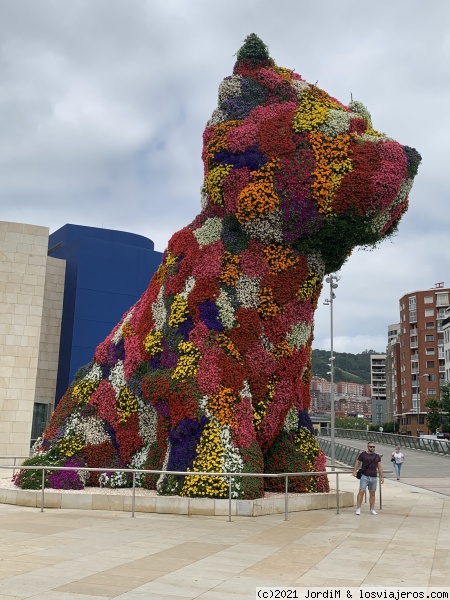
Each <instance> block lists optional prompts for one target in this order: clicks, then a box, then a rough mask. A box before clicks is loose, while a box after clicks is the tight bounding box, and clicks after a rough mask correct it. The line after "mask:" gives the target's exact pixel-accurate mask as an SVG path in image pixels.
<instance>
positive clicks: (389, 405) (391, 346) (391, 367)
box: [386, 323, 400, 423]
mask: <svg viewBox="0 0 450 600" xmlns="http://www.w3.org/2000/svg"><path fill="white" fill-rule="evenodd" d="M399 331H400V324H399V323H394V324H393V325H388V343H387V346H386V422H388V423H391V422H392V421H394V420H395V418H394V415H395V411H394V406H395V405H396V400H395V362H396V359H395V356H396V352H397V351H398V347H399V346H398V344H397V342H398V334H399ZM397 362H398V360H397Z"/></svg>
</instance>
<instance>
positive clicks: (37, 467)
mask: <svg viewBox="0 0 450 600" xmlns="http://www.w3.org/2000/svg"><path fill="white" fill-rule="evenodd" d="M2 468H3V469H14V470H15V469H17V468H18V465H16V464H15V465H4V466H2ZM20 469H23V470H32V471H42V478H41V507H40V510H41V512H44V503H45V472H46V471H88V472H89V473H105V472H107V473H108V474H109V473H131V474H132V476H133V485H132V488H131V493H132V499H131V516H132V517H134V516H135V502H136V474H137V473H142V474H150V475H183V476H193V477H197V476H199V475H201V476H208V477H217V476H219V477H223V478H227V479H228V521H229V522H231V501H232V499H233V498H232V481H233V479H235V478H238V477H272V478H284V520H285V521H288V513H289V491H288V489H289V478H293V477H318V476H319V475H327V476H328V477H329V476H330V475H332V476H335V477H336V490H335V491H336V514H339V510H340V507H339V475H348V474H349V472H348V471H344V470H340V471H335V470H334V471H331V472H330V471H311V472H310V471H304V472H299V473H209V472H201V471H198V472H197V471H195V472H193V471H156V470H152V469H105V467H103V468H94V467H53V466H50V465H46V466H42V465H33V466H25V465H21V466H20ZM47 489H51V490H53V491H55V489H54V488H47ZM36 491H37V490H36ZM56 491H58V490H56Z"/></svg>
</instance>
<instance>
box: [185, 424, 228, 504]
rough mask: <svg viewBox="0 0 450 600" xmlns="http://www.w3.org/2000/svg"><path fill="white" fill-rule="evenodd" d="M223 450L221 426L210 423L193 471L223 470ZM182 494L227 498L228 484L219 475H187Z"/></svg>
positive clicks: (206, 427)
mask: <svg viewBox="0 0 450 600" xmlns="http://www.w3.org/2000/svg"><path fill="white" fill-rule="evenodd" d="M223 452H224V450H223V447H222V444H221V441H220V429H219V427H218V426H217V425H215V424H214V423H208V424H207V425H206V426H205V428H204V430H203V433H202V437H201V438H200V441H199V443H198V446H197V456H196V458H195V460H194V464H193V465H192V471H193V472H195V471H203V472H210V473H220V472H222V470H223V469H222V457H223ZM180 495H181V496H208V497H212V498H226V496H227V495H228V484H227V482H226V481H225V479H224V478H223V477H219V476H213V477H208V476H206V475H187V476H186V478H185V480H184V485H183V488H182V490H181V492H180Z"/></svg>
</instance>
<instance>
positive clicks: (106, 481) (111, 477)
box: [98, 471, 129, 488]
mask: <svg viewBox="0 0 450 600" xmlns="http://www.w3.org/2000/svg"><path fill="white" fill-rule="evenodd" d="M98 484H99V486H100V487H108V488H119V487H128V485H129V481H128V476H127V473H122V472H120V471H119V472H116V473H100V475H99V476H98Z"/></svg>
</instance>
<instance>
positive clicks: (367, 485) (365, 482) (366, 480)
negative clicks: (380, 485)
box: [359, 475, 378, 492]
mask: <svg viewBox="0 0 450 600" xmlns="http://www.w3.org/2000/svg"><path fill="white" fill-rule="evenodd" d="M377 479H378V478H377V477H369V476H368V475H362V476H361V479H360V480H359V489H360V490H367V489H368V490H369V492H374V491H375V490H376V489H377Z"/></svg>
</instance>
